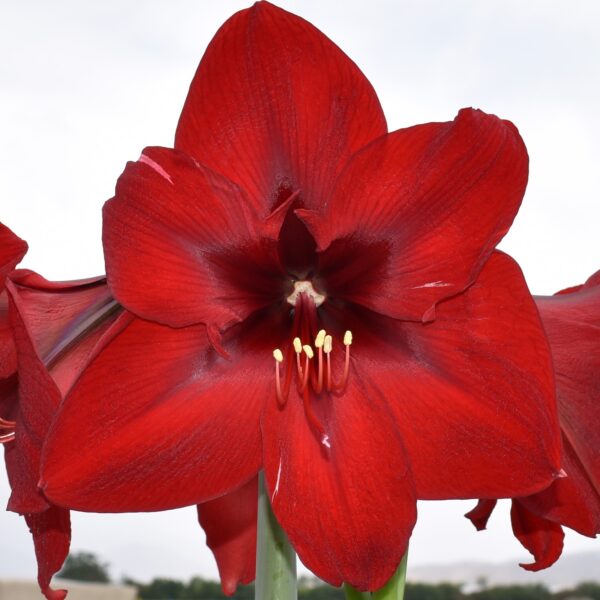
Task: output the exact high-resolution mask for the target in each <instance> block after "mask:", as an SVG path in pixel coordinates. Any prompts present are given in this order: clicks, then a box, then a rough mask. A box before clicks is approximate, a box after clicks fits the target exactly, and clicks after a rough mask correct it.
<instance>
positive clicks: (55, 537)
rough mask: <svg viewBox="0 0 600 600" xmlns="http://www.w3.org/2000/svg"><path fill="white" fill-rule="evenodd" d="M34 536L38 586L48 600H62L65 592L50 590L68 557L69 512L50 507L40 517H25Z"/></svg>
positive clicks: (37, 514) (35, 514)
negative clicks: (54, 578) (53, 580)
mask: <svg viewBox="0 0 600 600" xmlns="http://www.w3.org/2000/svg"><path fill="white" fill-rule="evenodd" d="M25 520H26V521H27V525H28V526H29V529H30V531H31V535H32V536H33V543H34V546H35V556H36V558H37V563H38V583H39V586H40V589H41V590H42V594H44V596H45V597H46V598H47V600H64V598H65V597H66V595H67V591H66V590H53V589H52V588H51V587H50V582H51V580H52V576H53V575H54V574H55V573H56V572H58V571H59V570H60V568H61V567H62V564H63V562H64V561H65V559H66V558H67V555H68V554H69V546H70V544H71V519H70V516H69V511H68V510H64V509H62V508H58V507H56V506H53V507H51V508H49V509H48V510H45V511H44V512H41V513H32V514H27V515H25Z"/></svg>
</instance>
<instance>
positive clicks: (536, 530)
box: [466, 271, 600, 571]
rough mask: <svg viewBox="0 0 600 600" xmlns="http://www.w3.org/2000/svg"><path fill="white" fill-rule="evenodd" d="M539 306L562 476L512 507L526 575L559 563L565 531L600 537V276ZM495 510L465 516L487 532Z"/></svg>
mask: <svg viewBox="0 0 600 600" xmlns="http://www.w3.org/2000/svg"><path fill="white" fill-rule="evenodd" d="M536 303H537V305H538V308H539V311H540V314H541V316H542V321H543V323H544V328H545V330H546V333H547V335H548V339H549V340H550V347H551V349H552V357H553V360H554V369H555V372H556V387H557V399H558V414H559V420H560V426H561V430H562V443H563V459H562V465H563V473H562V475H563V476H562V477H560V478H558V479H556V480H555V481H554V483H552V485H550V487H548V488H547V489H545V490H543V491H541V492H539V493H537V494H533V495H531V496H526V497H524V498H515V499H513V502H512V510H511V520H512V527H513V532H514V534H515V536H516V537H517V538H518V539H519V541H520V542H521V543H522V544H523V546H525V548H527V550H529V551H530V552H531V554H533V557H534V559H535V560H534V562H533V563H532V564H522V565H521V566H522V567H523V568H525V569H527V570H529V571H538V570H540V569H545V568H547V567H549V566H550V565H552V564H554V563H555V562H556V561H557V560H558V558H559V557H560V555H561V552H562V548H563V538H564V533H563V530H562V528H563V527H569V528H571V529H574V530H575V531H577V532H579V533H581V534H583V535H587V536H589V537H596V535H597V534H598V533H600V431H599V428H598V423H599V422H600V271H598V272H597V273H595V274H594V275H592V277H590V278H589V279H588V280H587V281H586V283H585V284H583V285H580V286H577V287H573V288H569V289H567V290H564V291H562V292H559V293H558V294H556V295H554V296H547V297H546V296H538V297H537V298H536ZM494 506H495V501H490V500H483V501H480V502H479V504H478V505H477V507H476V508H475V509H474V510H473V511H471V512H470V513H468V514H467V515H466V516H467V517H469V518H470V519H471V520H472V521H473V523H474V524H475V526H476V527H477V528H478V529H485V527H486V525H487V521H488V519H489V516H490V514H491V513H492V510H493V509H494Z"/></svg>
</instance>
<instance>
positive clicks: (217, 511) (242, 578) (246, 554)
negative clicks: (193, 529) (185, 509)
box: [198, 477, 258, 596]
mask: <svg viewBox="0 0 600 600" xmlns="http://www.w3.org/2000/svg"><path fill="white" fill-rule="evenodd" d="M257 504H258V480H257V478H256V477H254V478H253V479H251V480H250V481H249V482H248V483H247V484H246V485H243V486H242V487H241V488H239V489H238V490H235V491H234V492H231V493H229V494H226V495H225V496H221V497H220V498H216V499H215V500H211V501H210V502H205V503H204V504H199V505H198V519H199V521H200V525H202V528H203V529H204V531H205V533H206V544H207V545H208V547H209V548H210V549H211V550H212V552H213V554H214V555H215V559H216V561H217V566H218V567H219V576H220V577H221V587H222V588H223V592H224V593H225V594H226V595H227V596H231V595H232V594H234V593H235V591H236V589H237V586H238V585H240V584H241V585H246V584H248V583H251V582H252V581H254V576H255V572H256V518H257Z"/></svg>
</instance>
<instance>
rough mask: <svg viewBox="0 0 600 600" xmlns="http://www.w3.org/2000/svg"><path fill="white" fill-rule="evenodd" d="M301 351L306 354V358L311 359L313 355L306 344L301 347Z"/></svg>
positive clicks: (310, 348)
mask: <svg viewBox="0 0 600 600" xmlns="http://www.w3.org/2000/svg"><path fill="white" fill-rule="evenodd" d="M302 350H304V354H306V356H308V358H313V356H314V355H315V353H314V352H313V349H312V347H311V346H309V345H308V344H305V345H304V346H302Z"/></svg>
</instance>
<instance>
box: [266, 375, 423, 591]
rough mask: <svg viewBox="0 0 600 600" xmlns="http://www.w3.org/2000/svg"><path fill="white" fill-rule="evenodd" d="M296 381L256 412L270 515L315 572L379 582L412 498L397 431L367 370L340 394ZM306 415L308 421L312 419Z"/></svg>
mask: <svg viewBox="0 0 600 600" xmlns="http://www.w3.org/2000/svg"><path fill="white" fill-rule="evenodd" d="M308 401H309V403H310V405H311V410H312V411H314V416H315V418H316V420H317V421H318V422H319V423H320V424H321V427H322V431H318V430H317V429H315V426H314V424H311V421H310V420H309V419H307V413H306V412H305V409H304V407H303V401H302V399H301V398H300V397H299V396H298V393H297V391H296V390H295V387H292V391H291V394H290V396H289V398H288V399H287V402H286V404H285V406H284V407H283V408H280V406H279V403H278V402H277V401H275V399H274V400H273V401H272V402H270V403H268V404H267V408H266V411H265V417H264V420H263V425H262V431H263V443H264V470H265V475H266V486H267V490H268V493H269V496H270V499H271V504H272V506H273V510H274V512H275V515H276V517H277V519H278V521H279V523H280V524H281V525H282V527H283V529H284V530H285V531H286V533H287V535H288V537H289V539H290V541H291V543H292V545H293V546H294V548H295V550H296V552H297V553H298V556H299V557H300V559H301V560H302V562H303V563H304V564H305V565H306V566H307V567H308V568H309V569H310V570H311V571H312V572H313V573H314V574H315V575H317V576H318V577H320V578H321V579H324V580H325V581H327V582H329V583H331V584H332V585H335V586H339V585H340V584H341V583H342V582H344V581H345V582H348V583H350V584H352V585H353V586H354V587H356V588H358V589H361V590H367V589H369V590H375V589H378V588H380V587H382V586H383V585H384V584H385V583H386V582H387V580H388V579H389V578H390V577H391V575H392V574H393V572H394V570H395V569H396V567H397V566H398V563H399V562H400V559H401V558H402V556H403V554H404V552H405V551H406V548H407V544H408V539H409V537H410V534H411V532H412V528H413V526H414V523H415V520H416V502H415V496H414V488H413V483H412V477H411V473H410V468H409V465H408V461H407V459H406V456H405V452H404V447H403V444H402V439H401V437H400V433H399V431H398V429H397V427H396V425H395V422H394V419H393V416H392V414H391V413H390V411H389V408H388V407H387V406H386V403H385V400H384V399H383V398H382V397H381V396H380V395H379V394H378V393H377V390H376V388H375V386H374V383H373V382H372V381H371V380H370V379H361V380H360V381H358V382H355V384H354V385H352V386H348V389H347V390H346V392H345V393H344V395H343V396H342V397H336V396H334V395H330V394H323V395H321V396H319V397H312V398H310V399H309V400H308ZM312 423H314V421H312Z"/></svg>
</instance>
